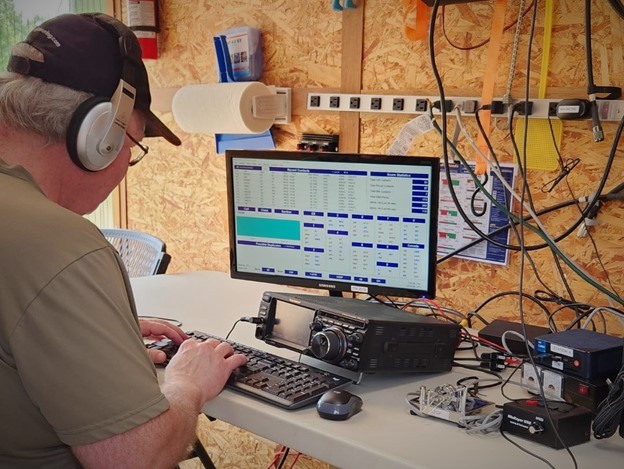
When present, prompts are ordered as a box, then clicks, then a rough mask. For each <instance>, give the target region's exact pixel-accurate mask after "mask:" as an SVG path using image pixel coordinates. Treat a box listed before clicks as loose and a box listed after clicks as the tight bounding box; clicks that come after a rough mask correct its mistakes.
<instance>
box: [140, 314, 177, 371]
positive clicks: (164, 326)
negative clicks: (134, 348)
mask: <svg viewBox="0 0 624 469" xmlns="http://www.w3.org/2000/svg"><path fill="white" fill-rule="evenodd" d="M139 326H140V328H141V335H142V336H143V337H144V338H146V339H153V340H160V339H171V341H172V342H174V343H175V344H177V345H180V344H181V343H182V342H184V341H185V340H186V339H188V336H187V335H186V334H185V333H184V331H183V330H182V329H180V328H179V327H178V326H174V325H173V324H171V323H170V322H168V321H165V320H159V319H139ZM147 353H149V355H150V357H151V359H152V361H153V362H154V363H156V364H158V363H162V362H164V361H165V359H166V358H167V356H166V355H165V352H163V351H162V350H155V349H148V350H147Z"/></svg>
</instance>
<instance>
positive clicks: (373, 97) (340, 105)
mask: <svg viewBox="0 0 624 469" xmlns="http://www.w3.org/2000/svg"><path fill="white" fill-rule="evenodd" d="M439 99H440V98H439V97H438V96H414V95H392V94H348V93H308V96H307V109H308V110H309V111H346V112H373V113H394V114H424V113H427V112H429V108H430V106H431V105H432V104H433V103H434V102H436V101H439ZM446 101H447V103H448V104H447V111H448V112H449V113H450V112H452V109H453V108H454V107H455V106H459V108H460V109H461V111H462V114H468V115H470V114H472V115H474V113H475V110H476V109H477V108H478V107H479V106H480V105H481V98H473V97H457V96H447V97H446ZM494 101H501V102H502V100H501V99H498V100H497V99H495V100H494ZM559 101H561V100H559V99H531V100H530V102H531V103H532V110H531V114H530V115H529V117H530V118H542V119H546V118H547V117H548V116H549V115H550V116H551V117H553V118H556V116H555V115H554V109H555V107H556V105H557V103H558V102H559ZM520 102H522V100H515V101H514V103H513V104H517V103H520ZM507 109H508V106H506V105H504V106H503V111H502V112H500V113H492V115H493V116H498V117H503V116H506V115H507ZM520 109H522V106H520ZM432 112H433V114H435V115H439V114H440V110H439V109H437V108H433V111H432ZM598 112H599V114H600V118H601V119H602V120H605V121H619V120H620V119H622V116H624V101H623V100H598Z"/></svg>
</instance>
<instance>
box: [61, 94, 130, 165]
mask: <svg viewBox="0 0 624 469" xmlns="http://www.w3.org/2000/svg"><path fill="white" fill-rule="evenodd" d="M112 112H113V105H112V103H111V102H110V101H109V100H107V99H106V98H102V97H99V96H93V97H91V98H89V99H87V100H85V101H83V102H82V103H81V104H80V106H78V107H77V108H76V110H75V111H74V113H73V115H72V118H71V120H70V122H69V126H68V128H67V137H66V146H67V152H68V153H69V156H70V157H71V159H72V161H73V162H74V163H75V164H76V165H77V166H78V167H79V168H82V169H84V170H85V171H100V170H102V169H104V168H106V167H107V166H108V165H110V164H111V163H112V162H113V161H114V160H115V158H116V157H117V155H118V153H116V154H109V155H105V154H102V153H101V152H100V150H99V145H100V142H101V141H102V139H103V138H104V136H105V134H106V130H107V127H108V124H109V121H110V119H111V113H112Z"/></svg>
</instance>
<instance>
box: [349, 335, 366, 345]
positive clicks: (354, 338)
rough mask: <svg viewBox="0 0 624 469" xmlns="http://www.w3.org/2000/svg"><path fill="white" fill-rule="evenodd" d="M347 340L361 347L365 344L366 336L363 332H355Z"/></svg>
mask: <svg viewBox="0 0 624 469" xmlns="http://www.w3.org/2000/svg"><path fill="white" fill-rule="evenodd" d="M347 340H348V341H349V342H350V343H352V344H353V345H359V344H361V343H362V342H364V335H363V334H362V333H361V332H354V333H353V334H351V335H349V338H348V339H347Z"/></svg>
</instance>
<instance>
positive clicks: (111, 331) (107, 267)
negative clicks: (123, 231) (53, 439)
mask: <svg viewBox="0 0 624 469" xmlns="http://www.w3.org/2000/svg"><path fill="white" fill-rule="evenodd" d="M122 268H123V267H122V266H120V265H119V263H118V261H117V257H116V256H115V254H114V252H113V251H112V249H109V248H104V249H100V250H97V251H94V252H91V253H89V254H87V255H85V256H84V257H82V258H80V259H78V260H77V261H75V262H73V263H72V264H71V265H70V266H68V267H67V268H65V269H64V270H63V271H62V272H60V273H59V274H58V275H56V276H55V277H54V278H53V279H52V280H51V281H50V282H49V283H48V284H47V285H46V286H45V287H44V288H43V289H42V290H41V291H40V292H39V294H38V295H37V297H36V298H35V300H34V301H33V302H32V303H31V304H30V305H29V307H28V309H27V311H26V312H25V314H24V316H23V318H22V320H21V321H20V322H19V324H18V325H17V327H16V328H15V330H14V331H13V333H12V334H11V347H12V351H13V355H14V358H15V363H16V366H17V368H18V370H19V373H20V376H21V379H22V383H23V385H24V387H25V390H26V392H27V393H28V395H29V396H30V398H31V400H32V401H33V402H34V404H35V405H36V406H37V407H38V408H39V409H40V411H41V413H42V415H43V416H44V418H45V419H46V420H47V421H48V422H49V424H50V425H51V427H52V428H53V429H54V430H55V431H56V433H57V435H58V436H59V438H60V439H61V441H63V442H64V443H65V444H67V445H70V446H73V445H83V444H89V443H93V442H96V441H99V440H103V439H106V438H109V437H111V436H113V435H116V434H119V433H122V432H125V431H127V430H130V429H132V428H134V427H136V426H138V425H141V424H142V423H144V422H146V421H148V420H150V419H152V418H154V417H156V416H158V415H159V414H161V413H162V412H163V411H165V410H166V409H167V408H168V402H167V400H166V399H165V397H164V395H163V394H162V392H161V391H160V387H159V385H158V379H157V376H156V370H155V368H154V365H153V364H152V362H151V360H150V358H149V355H148V354H147V352H146V350H145V346H144V344H143V340H142V337H141V332H140V330H139V327H138V322H137V318H136V314H135V312H134V304H133V299H132V294H131V292H130V287H129V285H128V284H127V279H126V277H125V275H123V274H122V273H121V271H120V270H121V269H122Z"/></svg>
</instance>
